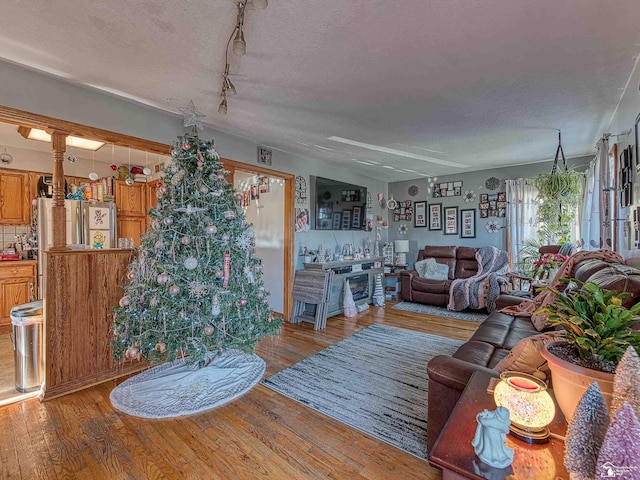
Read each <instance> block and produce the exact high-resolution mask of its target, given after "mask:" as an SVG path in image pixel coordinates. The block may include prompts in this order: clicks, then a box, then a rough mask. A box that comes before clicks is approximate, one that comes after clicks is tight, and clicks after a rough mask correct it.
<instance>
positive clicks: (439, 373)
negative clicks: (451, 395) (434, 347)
mask: <svg viewBox="0 0 640 480" xmlns="http://www.w3.org/2000/svg"><path fill="white" fill-rule="evenodd" d="M473 372H485V373H488V374H489V375H491V376H493V377H497V376H499V374H498V372H496V371H495V370H492V369H490V368H487V367H482V366H480V365H476V364H474V363H470V362H467V361H465V360H460V359H459V358H454V357H451V356H449V355H438V356H436V357H433V358H432V359H431V360H429V363H428V364H427V374H428V375H429V381H434V382H438V383H440V384H442V385H445V386H447V387H449V388H453V389H455V390H458V391H459V392H462V391H463V390H464V388H465V387H466V386H467V383H468V382H469V379H470V378H471V375H472V374H473Z"/></svg>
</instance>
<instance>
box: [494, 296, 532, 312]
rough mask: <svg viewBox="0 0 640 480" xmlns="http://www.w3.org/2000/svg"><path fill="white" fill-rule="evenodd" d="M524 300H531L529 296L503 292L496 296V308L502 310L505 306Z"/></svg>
mask: <svg viewBox="0 0 640 480" xmlns="http://www.w3.org/2000/svg"><path fill="white" fill-rule="evenodd" d="M523 300H531V299H530V298H527V297H518V296H517V295H508V294H504V293H503V294H502V295H500V296H499V297H498V298H496V310H502V309H503V308H505V307H510V306H511V305H519V304H521V303H522V301H523Z"/></svg>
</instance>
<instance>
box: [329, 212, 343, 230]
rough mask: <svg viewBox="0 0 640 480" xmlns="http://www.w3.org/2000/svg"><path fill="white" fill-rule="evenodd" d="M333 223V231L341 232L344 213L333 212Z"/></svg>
mask: <svg viewBox="0 0 640 480" xmlns="http://www.w3.org/2000/svg"><path fill="white" fill-rule="evenodd" d="M331 223H332V230H340V227H341V226H342V213H340V212H333V217H332V219H331Z"/></svg>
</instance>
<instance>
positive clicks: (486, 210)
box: [478, 192, 507, 218]
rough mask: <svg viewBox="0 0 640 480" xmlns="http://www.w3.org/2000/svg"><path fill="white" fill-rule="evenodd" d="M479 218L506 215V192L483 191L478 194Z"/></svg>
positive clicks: (502, 216)
mask: <svg viewBox="0 0 640 480" xmlns="http://www.w3.org/2000/svg"><path fill="white" fill-rule="evenodd" d="M478 207H479V209H480V218H488V217H501V218H504V217H506V216H507V194H506V192H498V193H483V194H481V195H480V204H479V205H478Z"/></svg>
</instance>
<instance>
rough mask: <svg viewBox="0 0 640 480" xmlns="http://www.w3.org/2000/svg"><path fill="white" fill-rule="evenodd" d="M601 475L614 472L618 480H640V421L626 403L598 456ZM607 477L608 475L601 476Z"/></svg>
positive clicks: (611, 426)
mask: <svg viewBox="0 0 640 480" xmlns="http://www.w3.org/2000/svg"><path fill="white" fill-rule="evenodd" d="M598 468H599V469H600V470H601V472H600V473H608V469H611V470H612V471H613V474H614V476H615V477H616V478H624V479H625V480H640V421H638V417H636V414H635V413H634V412H633V408H631V405H629V403H627V402H624V403H623V405H622V407H621V408H620V410H618V413H617V414H616V416H615V417H614V418H613V420H612V421H611V425H610V426H609V430H607V435H606V436H605V438H604V442H603V443H602V448H601V449H600V455H599V456H598ZM600 476H606V475H600Z"/></svg>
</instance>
